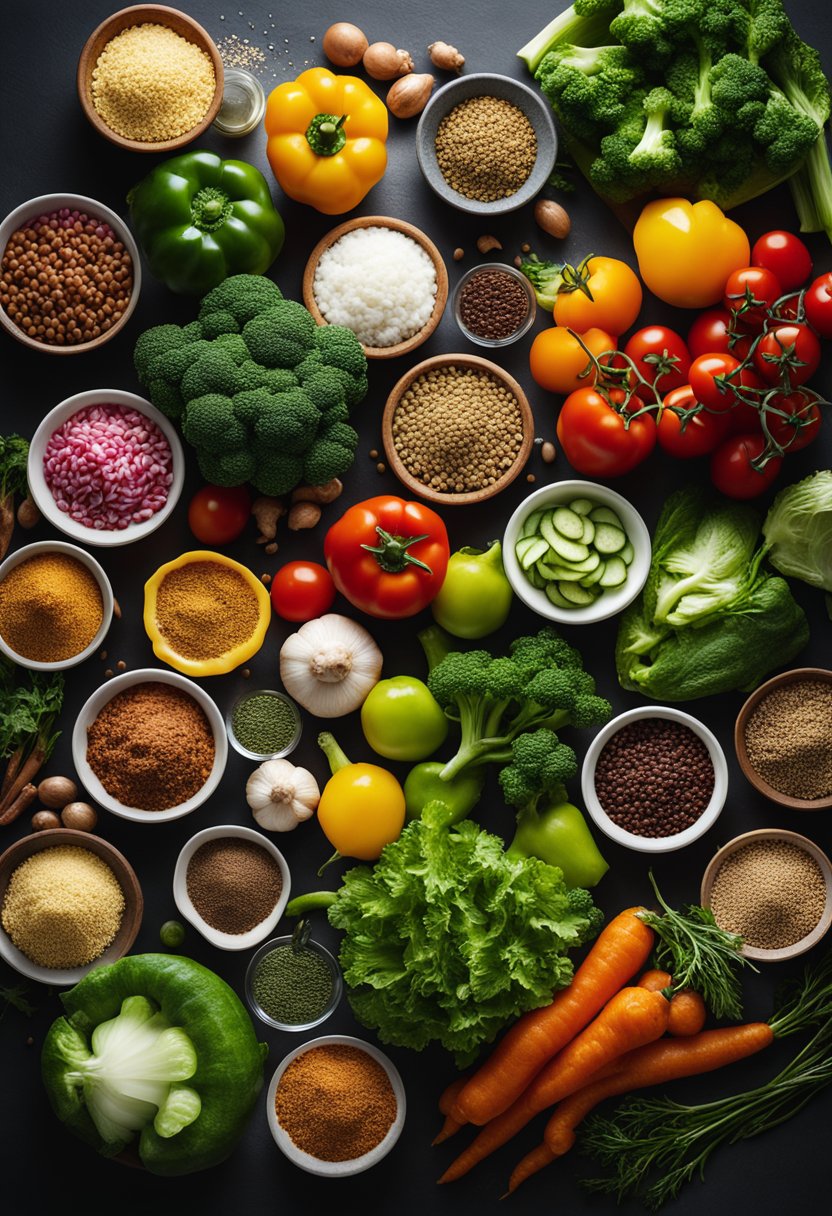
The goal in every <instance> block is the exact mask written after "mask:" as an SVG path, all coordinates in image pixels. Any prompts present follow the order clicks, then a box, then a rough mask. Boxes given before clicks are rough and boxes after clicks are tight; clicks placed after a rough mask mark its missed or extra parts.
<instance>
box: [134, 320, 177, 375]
mask: <svg viewBox="0 0 832 1216" xmlns="http://www.w3.org/2000/svg"><path fill="white" fill-rule="evenodd" d="M187 341H188V339H187V338H186V337H185V335H184V331H183V330H182V328H181V327H180V326H179V325H154V326H153V328H152V329H146V330H145V331H144V333H143V334H139V338H138V341H137V342H136V345H135V348H134V350H133V365H134V367H135V368H136V375H137V376H138V377H139V380H140V382H141V383H142V384H147V383H148V381H149V380H150V379H151V378H153V376H152V369H153V367H154V365H155V363H156V360H157V359H158V358H159V357H160V356H161V355H165V354H167V352H168V351H171V350H178V349H179V348H180V347H182V346H185V345H187Z"/></svg>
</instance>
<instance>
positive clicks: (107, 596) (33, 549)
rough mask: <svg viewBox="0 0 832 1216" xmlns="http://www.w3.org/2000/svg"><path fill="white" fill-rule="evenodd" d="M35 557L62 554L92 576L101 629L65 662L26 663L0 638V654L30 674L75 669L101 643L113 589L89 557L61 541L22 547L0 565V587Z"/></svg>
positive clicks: (105, 576)
mask: <svg viewBox="0 0 832 1216" xmlns="http://www.w3.org/2000/svg"><path fill="white" fill-rule="evenodd" d="M39 553H65V554H66V555H67V557H74V558H75V559H76V561H79V562H80V563H81V565H82V566H86V568H87V569H88V570H89V571H90V573H91V574H92V575H93V577H94V578H95V581H96V582H97V583H98V586H99V589H100V591H101V610H102V611H101V625H100V627H99V630H98V633H97V634H96V635H95V637H94V638H93V639H92V641H91V642H90V644H89V646H86V647H85V648H84V649H83V650H82V651H80V652H79V653H78V654H76V655H73V656H72V657H71V658H69V659H61V660H59V661H58V662H56V663H39V662H38V661H37V660H36V659H27V658H26V657H25V656H24V655H22V654H18V653H17V651H16V650H12V648H11V646H9V645H8V643H7V642H6V641H5V639H4V638H3V637H2V635H0V652H2V653H3V654H4V655H5V656H6V658H7V659H11V660H12V662H13V663H17V664H18V666H20V667H28V668H29V669H30V670H31V671H63V670H64V669H65V668H67V667H75V666H76V664H78V663H83V662H84V660H85V659H88V658H89V657H90V655H92V654H94V653H95V651H96V650H97V649H98V647H99V646H100V645H101V643H102V642H103V641H104V638H105V637H106V634H107V630H108V629H109V628H110V623H111V622H112V619H113V589H112V587H111V586H110V580H109V579H108V578H107V575H106V574H105V573H104V571H103V570H102V568H101V566H99V564H98V562H97V561H96V560H95V558H94V557H91V556H90V554H89V553H86V552H85V551H84V550H83V549H79V548H78V546H77V545H70V544H67V542H66V541H64V540H39V541H35V543H34V544H32V545H24V547H23V548H22V549H17V550H15V552H14V553H12V554H10V555H9V556H8V557H7V558H6V560H5V561H4V562H3V564H2V565H0V583H2V581H3V579H4V578H5V577H6V575H7V574H9V573H11V571H12V570H14V568H15V566H19V565H20V564H21V563H22V562H25V561H27V560H28V559H29V558H30V557H36V556H37V554H39Z"/></svg>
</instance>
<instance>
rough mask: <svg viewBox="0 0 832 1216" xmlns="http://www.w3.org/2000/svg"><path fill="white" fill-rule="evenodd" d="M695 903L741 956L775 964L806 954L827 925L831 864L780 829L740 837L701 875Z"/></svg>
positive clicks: (831, 905) (831, 917)
mask: <svg viewBox="0 0 832 1216" xmlns="http://www.w3.org/2000/svg"><path fill="white" fill-rule="evenodd" d="M700 903H701V904H702V906H703V907H705V908H710V910H711V912H712V913H713V916H714V920H715V921H716V923H717V924H718V925H719V926H720V928H722V929H727V930H728V931H729V932H731V933H737V934H739V936H740V937H742V939H743V943H744V944H743V947H742V953H743V954H744V955H745V956H746V957H747V958H750V959H753V960H755V961H756V962H764V963H777V962H785V961H786V960H787V959H790V958H795V957H796V956H797V955H799V954H805V953H806V951H807V950H811V949H812V947H813V946H816V945H817V944H818V942H819V941H820V940H821V938H822V937H823V936H824V934H825V933H827V931H828V930H829V926H830V925H832V864H830V861H829V858H828V857H827V856H826V854H825V853H824V852H823V851H822V849H820V848H818V846H817V845H816V844H815V842H814V841H813V840H809V839H808V837H806V836H801V835H799V834H798V833H797V832H789V831H786V830H785V829H784V828H759V829H757V830H756V831H754V832H744V833H743V834H742V835H741V836H735V837H734V839H733V840H729V841H728V843H727V844H725V845H723V846H722V848H721V849H720V850H719V852H718V853H717V854H716V855H715V856H714V857H713V858H712V859H711V861H710V862H709V864H708V866H707V868H706V870H705V873H704V875H703V876H702V887H701V891H700Z"/></svg>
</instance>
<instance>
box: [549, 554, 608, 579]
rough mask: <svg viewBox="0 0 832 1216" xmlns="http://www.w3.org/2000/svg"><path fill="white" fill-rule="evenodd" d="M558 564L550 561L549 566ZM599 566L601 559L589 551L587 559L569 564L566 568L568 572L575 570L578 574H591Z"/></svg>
mask: <svg viewBox="0 0 832 1216" xmlns="http://www.w3.org/2000/svg"><path fill="white" fill-rule="evenodd" d="M560 564H561V563H559V562H554V561H551V560H550V562H549V565H550V566H557V565H560ZM600 565H601V558H600V557H599V556H598V554H597V553H595V552H594V551H590V554H589V557H586V558H584V560H583V561H582V562H570V563H569V566H568V567H567V568H568V569H569V570H577V571H578V572H579V573H580V574H591V573H592V571H593V570H597V569H598V567H599V566H600Z"/></svg>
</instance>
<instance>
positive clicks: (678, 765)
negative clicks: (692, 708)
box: [595, 718, 714, 838]
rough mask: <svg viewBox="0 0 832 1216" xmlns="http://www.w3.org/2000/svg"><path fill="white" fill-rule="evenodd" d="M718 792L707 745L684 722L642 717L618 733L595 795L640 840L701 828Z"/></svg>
mask: <svg viewBox="0 0 832 1216" xmlns="http://www.w3.org/2000/svg"><path fill="white" fill-rule="evenodd" d="M713 790H714V767H713V764H712V762H711V758H710V756H709V754H708V749H707V748H706V747H705V744H704V743H703V742H702V741H701V739H699V738H698V736H697V735H695V734H694V732H693V731H692V730H691V729H690V728H689V727H687V726H684V725H683V724H682V723H681V722H672V721H669V720H668V719H666V718H642V719H639V720H637V721H635V722H628V723H627V724H626V725H625V726H622V727H621V729H620V730H618V731H616V732H615V734H614V735H613V736H612V738H611V739H610V740H609V741H608V742H607V743H606V744H605V746H604V747H603V748H602V749H601V754H600V755H599V757H598V762H597V764H596V766H595V792H596V794H597V796H598V800H599V802H600V803H601V806H602V807H603V808H604V810H605V811H606V813H607V815H609V817H610V819H611V820H612V821H613V823H615V824H617V825H618V827H620V828H623V829H624V830H625V831H626V832H631V833H632V834H633V835H634V836H645V837H652V838H656V837H662V836H675V835H676V833H677V832H683V831H684V830H685V828H689V827H690V826H691V825H692V824H694V823H696V821H697V819H698V818H699V816H700V815H701V814H702V812H703V811H704V810H705V808H706V807H707V805H708V803H709V802H710V800H711V795H712V794H713Z"/></svg>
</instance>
